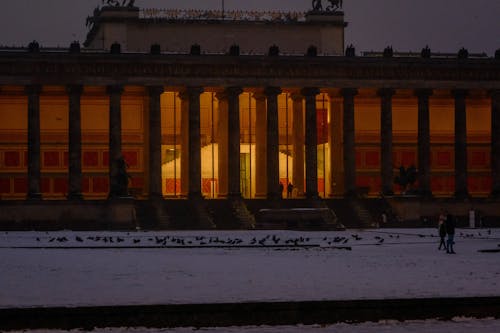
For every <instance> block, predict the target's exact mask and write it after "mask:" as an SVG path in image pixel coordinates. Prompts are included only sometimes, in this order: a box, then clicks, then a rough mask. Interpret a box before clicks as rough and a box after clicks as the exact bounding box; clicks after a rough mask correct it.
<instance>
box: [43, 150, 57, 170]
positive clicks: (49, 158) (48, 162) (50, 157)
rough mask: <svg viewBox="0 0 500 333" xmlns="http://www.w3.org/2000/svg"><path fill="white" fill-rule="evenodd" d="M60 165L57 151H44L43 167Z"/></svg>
mask: <svg viewBox="0 0 500 333" xmlns="http://www.w3.org/2000/svg"><path fill="white" fill-rule="evenodd" d="M59 165H60V161H59V152H58V151H46V152H44V153H43V166H44V167H48V168H54V167H58V166H59Z"/></svg>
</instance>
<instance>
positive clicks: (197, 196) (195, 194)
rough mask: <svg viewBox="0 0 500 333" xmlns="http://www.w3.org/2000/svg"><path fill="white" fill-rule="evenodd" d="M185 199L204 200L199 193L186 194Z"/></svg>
mask: <svg viewBox="0 0 500 333" xmlns="http://www.w3.org/2000/svg"><path fill="white" fill-rule="evenodd" d="M187 198H188V199H189V200H191V199H204V197H203V194H202V193H201V192H192V193H188V195H187Z"/></svg>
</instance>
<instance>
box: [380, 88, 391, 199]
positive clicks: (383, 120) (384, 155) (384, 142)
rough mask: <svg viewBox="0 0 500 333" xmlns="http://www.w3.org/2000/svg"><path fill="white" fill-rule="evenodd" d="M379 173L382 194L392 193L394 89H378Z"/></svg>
mask: <svg viewBox="0 0 500 333" xmlns="http://www.w3.org/2000/svg"><path fill="white" fill-rule="evenodd" d="M377 93H378V95H379V96H380V155H381V165H380V174H381V177H382V194H383V195H393V194H394V191H393V187H392V183H393V180H394V174H393V173H394V172H393V163H392V96H393V95H394V94H395V90H394V89H380V90H379V91H378V92H377Z"/></svg>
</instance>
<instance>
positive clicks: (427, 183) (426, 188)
mask: <svg viewBox="0 0 500 333" xmlns="http://www.w3.org/2000/svg"><path fill="white" fill-rule="evenodd" d="M415 95H416V96H417V97H418V185H419V192H420V194H421V195H423V196H424V197H430V196H432V191H431V131H430V113H429V97H430V96H432V89H417V90H416V91H415Z"/></svg>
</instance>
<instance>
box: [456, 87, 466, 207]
mask: <svg viewBox="0 0 500 333" xmlns="http://www.w3.org/2000/svg"><path fill="white" fill-rule="evenodd" d="M452 94H453V97H454V99H455V197H456V198H457V199H465V198H467V197H468V196H469V191H468V189H467V113H466V106H465V99H466V97H467V91H466V90H458V89H457V90H453V91H452Z"/></svg>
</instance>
